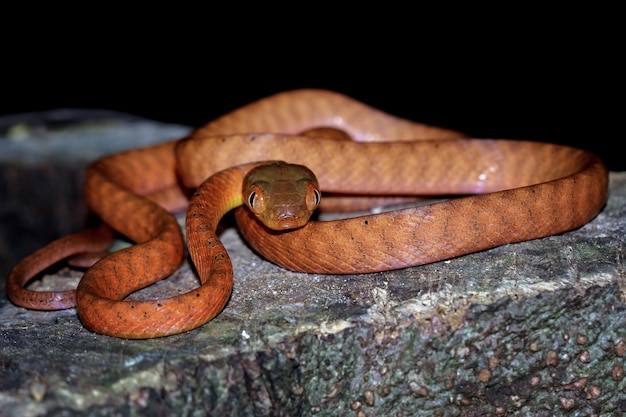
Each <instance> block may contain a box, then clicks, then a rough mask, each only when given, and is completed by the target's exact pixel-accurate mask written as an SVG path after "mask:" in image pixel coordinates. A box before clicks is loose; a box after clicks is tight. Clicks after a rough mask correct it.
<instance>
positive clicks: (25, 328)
mask: <svg viewBox="0 0 626 417" xmlns="http://www.w3.org/2000/svg"><path fill="white" fill-rule="evenodd" d="M93 126H94V125H93V124H89V125H83V124H78V123H70V124H68V125H67V126H63V127H62V128H60V129H59V131H58V132H52V133H50V132H47V133H46V135H47V136H49V137H48V139H47V141H48V142H50V144H52V143H55V144H58V143H59V142H57V141H58V140H60V139H59V137H58V136H57V134H60V135H61V136H63V135H66V136H73V135H75V137H76V138H82V139H80V140H81V141H82V142H81V143H82V144H83V145H84V144H85V143H89V145H88V146H93V147H95V148H97V149H99V151H98V155H99V154H101V153H107V152H110V151H113V150H117V149H105V148H104V147H103V146H108V145H109V144H110V143H112V141H111V140H106V139H103V137H105V138H108V137H109V136H107V135H108V134H109V133H110V131H112V130H116V129H117V130H118V133H120V132H123V133H122V136H123V137H125V138H126V140H122V142H123V143H124V144H125V145H130V144H131V142H130V139H129V138H130V137H138V136H142V137H152V138H162V139H168V138H171V137H177V136H179V135H181V134H184V132H185V131H186V129H187V128H185V127H182V126H168V125H161V124H157V123H152V122H147V121H136V120H135V121H127V120H126V121H125V120H122V121H120V120H117V121H111V120H109V121H107V122H102V123H101V127H100V128H98V129H95V130H94V127H93ZM144 128H145V129H147V131H145V132H144V131H143V130H142V132H144V133H139V131H140V130H141V129H144ZM136 129H138V130H136ZM105 132H106V133H105ZM26 133H27V134H26V137H24V138H23V140H21V142H23V143H26V142H29V141H33V140H36V139H34V138H33V137H32V132H31V131H28V130H27V132H26ZM8 140H9V139H6V138H5V139H0V149H1V150H2V152H0V155H2V159H1V160H0V166H2V168H1V169H2V171H0V172H3V173H4V174H3V175H4V178H5V179H6V178H8V177H7V175H9V174H7V172H10V170H11V169H13V170H15V169H17V168H15V167H16V166H17V165H19V164H24V165H30V166H31V167H32V169H33V170H36V169H39V170H40V171H39V172H40V173H41V172H49V173H50V175H55V176H56V175H57V174H56V172H57V171H56V168H57V167H58V166H59V165H63V164H60V163H59V162H58V161H59V160H61V159H63V158H65V157H67V158H69V159H71V160H72V161H71V162H68V163H67V164H66V166H73V167H74V168H72V170H71V171H68V174H63V175H61V176H56V178H49V180H50V181H52V182H56V181H61V182H62V181H64V179H65V180H69V176H70V173H71V175H74V173H75V172H77V171H81V170H82V169H84V166H85V164H86V161H87V160H89V158H90V157H92V156H93V157H95V156H96V155H95V154H93V155H89V156H85V157H82V158H81V157H78V158H77V157H75V156H73V155H69V154H68V152H69V150H70V149H72V150H73V149H74V147H76V146H78V145H76V144H72V143H70V142H68V143H65V144H64V145H62V146H59V147H58V150H54V149H52V148H47V149H42V150H41V154H40V155H36V156H33V157H32V159H31V156H28V157H27V156H26V154H25V153H24V151H23V150H21V151H20V150H18V151H13V152H16V153H15V154H13V156H10V157H8V158H7V155H9V154H8V152H6V151H5V149H7V147H6V144H7V141H8ZM144 144H145V142H144V143H141V144H139V143H137V142H132V145H134V146H141V145H144ZM3 146H4V147H3ZM29 146H30V145H29ZM37 148H39V145H38V146H37ZM63 155H65V156H63ZM47 158H49V159H50V160H52V161H54V162H53V163H49V164H48V163H45V162H43V161H45V160H46V159H47ZM18 161H19V162H18ZM7 166H9V168H7ZM51 167H54V169H53V168H51ZM14 172H15V171H14ZM53 173H54V174H53ZM33 175H34V177H35V178H41V174H38V175H35V174H33ZM77 176H80V175H78V174H77ZM25 179H26V177H24V176H22V174H19V175H17V174H14V177H13V182H12V183H11V184H10V185H7V184H5V185H4V187H8V188H7V190H11V188H10V187H13V188H12V189H13V190H18V189H21V188H20V185H21V184H23V182H22V180H25ZM74 181H75V184H76V185H75V186H73V188H72V192H71V193H68V192H67V191H65V192H63V194H60V195H61V196H63V198H65V196H68V195H69V194H72V193H73V194H74V197H72V198H73V199H68V200H66V201H64V202H62V203H61V204H65V205H66V206H65V207H64V208H62V209H60V212H61V213H65V214H66V215H65V217H66V218H67V217H70V218H73V219H78V220H80V219H82V217H81V215H79V214H77V213H81V212H80V210H84V209H83V208H81V207H80V206H81V205H80V204H79V201H80V185H79V184H80V180H79V179H78V178H76V179H75V180H74ZM35 187H37V188H35ZM38 187H39V186H36V182H35V183H33V184H30V185H29V188H28V190H27V191H19V192H14V193H7V194H6V195H0V196H2V203H1V204H2V207H3V213H5V214H6V213H9V212H11V207H20V204H23V201H21V200H20V198H22V197H23V196H24V195H25V194H29V195H38V194H39V190H40V189H39V188H38ZM63 187H64V186H63V185H59V184H56V185H52V184H47V183H46V185H45V187H43V188H47V189H52V190H59V189H62V188H63ZM610 187H611V189H610V198H609V201H608V203H607V206H606V207H605V209H604V210H603V211H602V213H601V214H600V215H599V216H598V217H597V218H596V219H595V220H594V221H592V222H591V223H589V224H587V225H586V226H584V227H582V228H580V229H579V230H576V231H572V232H569V233H565V234H563V235H560V236H553V237H548V238H545V239H539V240H535V241H531V242H524V243H520V244H515V245H508V246H504V247H500V248H496V249H492V250H489V251H484V252H480V253H476V254H472V255H468V256H464V257H460V258H456V259H453V260H449V261H445V262H439V263H435V264H431V265H425V266H421V267H415V268H408V269H404V270H399V271H392V272H388V273H376V274H367V275H353V276H352V275H348V276H333V275H329V276H324V275H315V274H296V273H292V272H288V271H285V270H283V269H281V268H279V267H277V266H275V265H272V264H270V263H268V262H266V261H264V260H263V259H261V258H259V257H258V256H256V254H254V253H252V252H251V251H250V250H249V249H248V247H247V246H246V245H245V244H243V243H242V242H241V240H240V239H239V236H238V234H237V233H236V231H235V230H234V229H233V228H232V227H230V224H229V223H226V227H225V230H224V232H223V234H222V239H223V241H224V242H225V245H226V247H227V249H228V251H229V254H230V255H231V258H232V262H233V265H234V267H235V289H234V291H233V294H232V298H231V301H230V302H229V304H228V305H227V307H226V309H225V310H224V311H223V312H222V313H221V314H220V315H219V316H218V317H217V318H216V319H215V320H213V321H211V322H210V323H208V324H207V325H205V326H203V327H201V328H199V329H196V330H194V331H191V332H188V333H185V334H181V335H176V336H171V337H166V338H161V339H153V340H139V341H131V340H121V339H115V338H110V337H106V336H100V335H96V334H93V333H90V332H89V331H87V330H86V329H85V328H84V327H83V326H82V324H81V322H80V320H79V319H78V318H77V316H76V313H75V311H74V310H66V311H60V312H37V311H28V310H25V309H22V308H17V307H15V306H14V305H12V304H11V303H10V302H9V301H8V300H7V299H6V296H5V295H4V289H3V288H2V293H1V295H0V347H1V349H0V415H2V416H4V415H7V416H10V415H16V416H17V415H19V416H24V417H27V416H43V415H47V416H73V415H77V416H78V415H81V416H82V415H168V416H169V415H216V416H217V415H219V416H222V415H231V416H240V415H241V416H253V415H254V416H257V415H258V416H265V415H272V416H274V415H276V416H296V415H316V416H334V415H338V416H347V415H354V416H397V415H403V416H422V415H424V416H433V415H437V416H459V415H463V416H473V415H508V416H522V415H534V416H554V415H564V414H570V413H573V414H575V415H602V416H619V415H623V414H624V413H626V379H625V378H624V366H625V357H626V356H625V355H626V316H625V315H624V310H625V304H624V300H623V296H624V294H623V288H624V279H625V277H626V264H625V260H624V258H625V256H626V251H625V250H624V236H625V232H626V219H625V217H626V204H625V203H626V173H611V183H610ZM0 190H1V189H0ZM35 190H37V192H35ZM42 191H46V190H42ZM5 192H6V191H5ZM66 193H68V194H66ZM38 196H39V197H42V196H41V195H38ZM53 196H54V193H53V195H52V196H46V197H44V198H43V200H44V201H43V203H39V204H40V207H39V208H38V209H37V213H44V212H45V211H50V210H54V209H53V206H56V204H57V202H58V201H59V200H61V199H62V198H61V197H59V196H56V197H54V198H52V197H53ZM51 201H53V202H54V204H52V203H51ZM68 213H71V214H69V215H68ZM83 213H84V212H83ZM83 215H84V214H83ZM60 217H63V216H60ZM6 221H7V217H6V216H4V217H3V223H5V222H6ZM48 221H49V220H48ZM14 227H15V225H14ZM72 227H73V226H72ZM39 229H40V228H39V227H35V228H33V229H32V231H31V232H30V233H33V234H37V233H39V232H38V230H39ZM4 233H6V232H5V231H4ZM53 233H55V232H53ZM62 233H66V231H63V232H61V233H59V234H62ZM21 238H22V235H21V234H19V235H17V236H15V235H14V236H13V237H12V238H10V239H4V238H3V240H2V242H3V243H2V245H3V246H4V247H3V248H2V249H3V250H2V252H3V253H4V252H5V250H8V249H6V248H12V247H13V246H14V245H18V244H17V243H16V242H17V240H19V239H21ZM44 243H45V242H44ZM3 256H4V255H3ZM3 261H5V260H4V259H3ZM7 270H8V269H7ZM5 275H6V274H3V276H5ZM80 275H81V273H80V272H77V271H73V270H69V269H67V268H62V269H60V270H59V271H57V272H55V273H53V274H51V275H48V276H45V277H44V278H43V279H42V280H41V281H39V282H36V283H35V284H33V285H37V286H38V287H39V288H41V289H45V288H47V287H52V286H55V285H57V284H58V283H59V282H63V283H67V282H68V280H69V282H72V283H76V282H77V281H78V279H79V278H80ZM0 282H2V285H4V280H2V281H0ZM193 285H195V279H194V277H193V274H192V272H191V271H190V269H189V267H188V265H185V266H184V267H183V268H181V270H180V271H179V272H177V273H176V274H175V275H174V276H172V277H170V278H168V279H167V280H165V281H163V282H161V283H158V284H155V285H154V286H152V287H150V288H147V289H145V290H142V291H141V292H140V293H138V294H136V295H134V296H136V297H142V296H155V295H158V294H169V295H171V294H172V293H174V292H177V291H181V290H182V289H184V288H190V287H192V286H193Z"/></svg>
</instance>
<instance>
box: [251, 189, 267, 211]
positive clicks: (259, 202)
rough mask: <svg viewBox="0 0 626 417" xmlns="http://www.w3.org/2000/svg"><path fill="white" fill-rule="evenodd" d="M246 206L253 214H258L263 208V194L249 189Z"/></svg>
mask: <svg viewBox="0 0 626 417" xmlns="http://www.w3.org/2000/svg"><path fill="white" fill-rule="evenodd" d="M248 207H250V210H252V212H253V213H255V214H260V213H262V212H263V210H265V201H264V199H263V194H262V193H261V194H258V193H257V192H256V191H251V192H250V194H248Z"/></svg>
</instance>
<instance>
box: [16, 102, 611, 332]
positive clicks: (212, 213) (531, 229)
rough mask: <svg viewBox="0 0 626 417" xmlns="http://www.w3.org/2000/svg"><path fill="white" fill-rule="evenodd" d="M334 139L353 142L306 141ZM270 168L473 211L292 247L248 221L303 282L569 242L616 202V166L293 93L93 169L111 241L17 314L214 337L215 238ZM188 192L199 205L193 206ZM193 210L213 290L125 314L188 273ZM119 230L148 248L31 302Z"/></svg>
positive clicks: (396, 218) (219, 265)
mask: <svg viewBox="0 0 626 417" xmlns="http://www.w3.org/2000/svg"><path fill="white" fill-rule="evenodd" d="M326 127H331V128H335V129H339V130H341V131H342V132H345V133H346V134H347V135H349V136H350V137H351V138H352V139H353V141H345V140H335V139H323V138H316V137H313V138H312V137H310V136H315V133H314V134H313V135H306V136H303V135H299V134H300V133H301V132H306V131H312V132H316V129H319V128H326ZM262 161H286V162H289V163H293V164H300V165H304V166H307V167H308V168H310V169H311V170H312V171H313V172H314V173H315V174H316V176H317V179H318V180H319V186H320V188H321V189H322V191H323V192H324V193H327V192H329V193H337V194H347V195H378V196H391V195H401V196H411V195H427V196H434V195H446V196H449V195H454V196H458V195H461V196H465V197H462V198H454V199H449V200H446V201H443V202H439V203H435V204H429V205H424V206H419V207H413V208H408V209H403V210H397V211H391V212H386V213H382V214H376V215H368V216H361V217H355V218H351V219H346V220H338V221H332V222H309V223H308V224H306V226H304V227H299V228H298V229H296V230H293V231H280V230H278V231H276V230H275V231H270V230H269V229H268V228H267V227H264V226H263V225H261V223H260V222H259V221H258V220H257V216H256V214H255V213H253V212H252V211H250V210H247V209H245V208H243V207H240V208H238V209H237V211H236V218H237V222H238V224H239V227H240V228H241V231H242V234H243V235H244V237H245V238H246V239H247V240H248V241H249V242H250V244H251V245H252V246H253V247H254V248H255V249H256V250H257V251H258V252H259V253H261V254H262V255H263V256H264V257H266V258H267V259H269V260H270V261H272V262H275V263H277V264H279V265H281V266H283V267H285V268H288V269H291V270H295V271H303V272H317V273H334V274H346V273H366V272H374V271H384V270H390V269H397V268H405V267H408V266H415V265H420V264H425V263H430V262H435V261H439V260H443V259H449V258H452V257H456V256H460V255H463V254H467V253H471V252H475V251H480V250H483V249H487V248H492V247H495V246H499V245H503V244H507V243H513V242H519V241H524V240H530V239H535V238H539V237H544V236H548V235H553V234H558V233H562V232H565V231H568V230H571V229H574V228H577V227H580V226H582V225H583V224H585V223H587V222H588V221H590V220H591V219H592V218H593V217H594V216H596V214H597V213H598V212H599V211H600V210H601V208H602V206H603V205H604V203H605V201H606V197H607V187H608V172H607V169H606V167H605V166H604V164H603V163H602V162H601V161H600V160H599V159H598V158H597V157H596V156H595V155H593V154H591V153H589V152H586V151H583V150H579V149H575V148H571V147H567V146H558V145H553V144H548V143H534V142H526V141H514V140H487V139H468V138H464V136H463V135H462V134H460V133H459V132H455V131H451V130H447V129H441V128H436V127H432V126H427V125H423V124H419V123H414V122H411V121H408V120H403V119H399V118H396V117H393V116H391V115H388V114H385V113H382V112H380V111H378V110H375V109H373V108H371V107H369V106H366V105H364V104H362V103H359V102H357V101H354V100H352V99H350V98H348V97H345V96H343V95H340V94H337V93H333V92H329V91H323V90H296V91H289V92H284V93H280V94H277V95H275V96H271V97H268V98H265V99H263V100H260V101H258V102H255V103H252V104H249V105H247V106H244V107H242V108H240V109H238V110H235V111H233V112H231V113H229V114H226V115H225V116H222V117H221V118H218V119H216V120H214V121H212V122H210V123H208V124H207V125H205V126H203V127H201V128H199V129H197V130H195V131H194V132H193V133H192V134H191V135H190V136H189V137H187V138H184V139H182V140H180V141H172V142H168V143H165V144H161V145H156V146H152V147H148V148H142V149H137V150H131V151H127V152H122V153H118V154H114V155H111V156H108V157H105V158H102V159H100V160H98V161H95V162H94V163H93V164H92V165H91V166H90V167H89V168H88V171H87V174H86V184H85V197H86V200H87V204H88V206H89V208H90V209H91V210H93V212H95V213H96V214H97V215H98V216H99V217H100V218H101V219H102V221H103V225H102V226H100V227H97V228H95V229H91V230H87V231H84V232H79V233H77V234H74V235H69V236H65V237H62V238H60V239H58V240H57V241H54V242H52V243H51V244H49V245H47V246H45V247H44V248H42V249H40V250H39V251H37V252H35V253H33V254H32V255H30V256H28V257H26V258H25V259H24V260H22V261H21V262H20V263H18V264H17V265H16V266H15V267H14V268H13V270H12V271H11V273H10V275H9V277H8V279H7V294H8V296H9V298H10V299H11V300H12V301H13V302H14V303H15V304H17V305H20V306H23V307H26V308H33V309H42V310H47V309H61V308H71V307H74V306H76V308H77V312H78V314H79V316H80V319H81V320H82V321H83V323H84V324H85V326H86V327H87V328H89V329H91V330H92V331H94V332H97V333H102V334H107V335H111V336H117V337H123V338H150V337H158V336H165V335H170V334H176V333H180V332H184V331H188V330H191V329H194V328H196V327H198V326H201V325H202V324H204V323H206V322H208V321H209V320H211V319H212V318H213V317H215V316H216V315H217V314H218V313H219V312H220V311H221V310H222V309H223V307H224V305H225V304H226V303H227V301H228V298H229V297H230V293H231V290H232V280H233V276H232V275H233V273H232V265H231V263H230V259H229V257H228V254H227V252H226V250H225V248H224V247H223V245H222V243H221V242H220V240H219V237H218V236H217V235H216V233H215V230H216V227H217V224H218V222H219V221H220V219H221V218H222V216H223V215H224V214H225V213H226V212H228V211H230V210H231V209H233V208H235V207H238V206H240V205H242V203H243V200H244V199H246V200H250V201H252V200H254V197H255V195H252V194H247V195H246V196H244V197H242V183H243V182H244V181H245V178H246V175H247V174H248V172H249V171H250V170H251V169H252V168H254V167H256V166H259V165H262V164H263V162H262ZM209 177H211V178H210V179H209V180H206V179H207V178H209ZM205 180H206V181H205ZM305 188H306V187H305ZM189 190H195V194H194V195H193V197H192V198H191V200H188V198H187V195H188V191H189ZM308 190H309V197H308V198H309V200H308V201H309V202H311V201H314V200H315V192H314V191H311V190H312V188H310V187H309V188H308ZM311 193H313V194H311ZM316 203H317V202H316V201H315V204H313V205H314V206H315V205H316ZM185 207H186V208H187V224H186V228H187V238H188V243H187V244H188V248H189V253H190V256H191V258H192V260H193V262H194V264H195V266H196V269H197V273H198V277H199V280H200V285H199V286H198V287H197V288H195V289H193V290H191V291H189V292H187V293H184V294H181V295H177V296H174V297H171V298H167V299H160V300H146V301H127V300H124V298H126V297H127V296H128V295H129V294H130V293H132V292H134V291H136V290H138V289H141V288H144V287H146V286H148V285H150V284H152V283H154V282H155V281H157V280H160V279H162V278H164V277H166V276H168V275H170V274H171V273H172V272H174V271H175V270H176V269H177V268H178V267H179V265H180V263H181V262H182V259H183V256H184V241H183V236H182V233H181V231H180V228H179V226H178V224H177V222H176V220H175V218H174V217H173V215H172V214H170V211H175V210H180V209H184V208H185ZM307 216H308V215H307ZM111 229H113V230H116V231H117V232H119V233H121V234H123V235H125V236H126V237H128V238H129V239H131V240H133V241H134V242H137V243H136V244H135V245H133V246H131V247H130V248H127V249H124V250H121V251H118V252H115V253H112V254H110V255H108V256H106V257H104V258H102V259H101V260H100V261H98V262H97V263H95V264H94V265H93V266H92V267H90V268H89V269H88V270H87V271H86V273H85V275H84V276H83V278H82V279H81V281H80V283H79V285H78V288H77V289H76V291H58V292H36V291H31V290H28V289H27V288H25V286H26V285H27V283H28V281H29V280H31V279H32V278H33V277H34V276H35V275H37V274H38V273H39V272H41V271H42V270H43V269H45V268H47V267H48V266H50V265H52V264H54V263H56V262H58V261H59V260H62V259H65V258H67V257H69V256H72V255H75V254H77V253H80V252H97V251H101V250H103V249H105V248H106V247H107V245H108V242H109V240H110V238H111V236H112V232H111Z"/></svg>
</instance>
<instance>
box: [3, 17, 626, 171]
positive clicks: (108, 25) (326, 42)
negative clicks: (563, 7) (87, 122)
mask: <svg viewBox="0 0 626 417" xmlns="http://www.w3.org/2000/svg"><path fill="white" fill-rule="evenodd" d="M243 11H244V10H242V11H241V12H243ZM245 11H248V12H250V11H249V10H247V9H246V10H245ZM239 12H240V11H237V10H231V11H229V12H227V13H218V12H217V11H212V12H211V13H209V12H206V13H204V14H200V12H198V13H197V14H196V13H194V12H188V13H185V14H183V15H182V16H181V15H180V14H173V15H171V16H167V17H164V16H166V15H167V14H166V15H162V16H161V17H160V18H159V19H158V20H157V19H151V18H148V16H141V15H134V16H126V15H124V14H123V13H120V14H119V15H116V14H112V15H110V16H108V17H106V18H105V19H106V20H104V21H102V22H94V21H92V20H90V19H86V18H85V15H83V16H82V17H81V18H80V19H76V20H73V19H69V22H65V21H64V22H63V23H58V24H57V23H56V21H55V20H54V19H48V20H46V19H45V18H44V19H43V23H45V24H43V23H42V21H37V22H35V23H33V22H26V23H27V24H25V25H24V26H17V27H14V28H12V29H11V31H13V32H12V33H13V35H14V36H13V37H10V38H7V39H10V42H7V45H6V48H5V52H4V59H3V62H2V73H1V75H0V76H1V77H2V86H3V87H2V98H1V100H0V115H7V114H14V113H19V112H30V111H39V110H46V109H56V108H83V109H111V110H118V111H123V112H129V113H133V114H136V115H140V116H144V117H147V118H151V119H155V120H160V121H165V122H174V123H181V124H186V125H190V126H200V125H202V124H203V123H205V122H207V121H209V120H211V119H213V118H215V117H218V116H219V115H221V114H224V113H226V112H228V111H229V110H232V109H235V108H237V107H239V106H241V105H243V104H246V103H248V102H250V101H253V100H256V99H259V98H261V97H264V96H267V95H270V94H274V93H277V92H279V91H283V90H287V89H294V88H302V87H316V88H327V89H332V90H336V91H340V92H342V93H345V94H347V95H350V96H352V97H354V98H356V99H358V100H360V101H363V102H365V103H367V104H370V105H372V106H374V107H377V108H379V109H381V110H384V111H386V112H389V113H392V114H395V115H398V116H402V117H405V118H409V119H412V120H415V121H420V122H424V123H430V124H434V125H439V126H443V127H449V128H453V129H457V130H461V131H464V132H466V133H468V134H470V135H472V136H474V137H491V138H515V139H528V140H538V141H547V142H555V143H563V144H569V145H572V146H577V147H581V148H584V149H588V150H591V151H593V152H595V153H597V154H598V155H599V156H601V157H602V158H603V159H604V160H605V162H606V163H607V165H608V166H609V168H610V169H611V170H614V171H622V170H626V162H624V158H623V151H621V150H620V149H619V144H620V142H622V140H621V139H622V138H621V136H622V134H621V131H620V130H619V128H620V127H618V124H617V122H618V118H619V120H620V121H621V118H622V117H623V109H622V108H621V107H623V104H622V103H621V100H622V97H623V87H622V81H621V77H622V75H621V74H622V70H623V64H621V59H620V55H623V50H622V49H623V48H622V47H621V45H620V44H621V43H622V42H619V41H618V39H619V38H618V37H617V35H618V33H617V27H616V26H613V25H611V22H610V20H609V21H606V20H603V19H604V17H609V18H610V17H611V12H610V11H603V12H602V13H600V14H597V13H596V14H592V13H589V12H588V11H586V10H579V11H578V12H577V14H575V15H571V14H567V15H564V14H561V13H560V12H558V13H556V14H551V15H549V16H548V17H546V16H544V14H545V11H541V12H539V11H534V12H532V13H529V14H526V15H524V16H517V13H516V12H511V13H506V14H505V15H504V17H502V14H501V15H500V17H499V18H497V17H496V16H493V17H489V16H487V17H485V18H484V19H483V20H481V21H474V20H473V18H471V17H470V16H463V14H462V13H460V15H457V19H458V20H457V21H449V20H448V16H447V15H446V14H445V13H444V14H436V15H424V14H422V15H419V16H418V15H414V14H409V12H408V10H407V11H406V13H404V12H403V11H402V10H394V11H392V13H383V12H381V13H377V12H376V11H374V12H373V13H370V15H369V16H368V19H367V20H365V21H362V20H359V19H356V18H355V16H353V15H349V14H348V15H346V14H344V15H341V16H335V17H329V15H328V14H323V13H322V14H317V15H315V16H313V17H312V18H311V19H307V20H303V19H302V16H295V17H292V18H291V19H276V20H272V21H268V20H264V18H263V17H262V16H255V15H254V12H252V13H247V14H246V16H247V18H245V19H242V18H241V16H239V15H238V13H239ZM569 12H570V11H568V13H569ZM517 17H519V18H520V19H519V20H515V18H517ZM172 21H174V23H172ZM459 22H461V24H459ZM426 23H431V25H430V26H429V27H427V28H425V27H424V25H425V24H426ZM592 23H593V24H594V25H596V26H593V25H592ZM16 33H17V36H15V35H16ZM620 106H621V107H620ZM618 110H620V111H619V113H618ZM547 163H549V161H547Z"/></svg>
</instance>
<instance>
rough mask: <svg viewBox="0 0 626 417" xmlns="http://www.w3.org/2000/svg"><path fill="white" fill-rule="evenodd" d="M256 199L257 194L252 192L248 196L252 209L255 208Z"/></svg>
mask: <svg viewBox="0 0 626 417" xmlns="http://www.w3.org/2000/svg"><path fill="white" fill-rule="evenodd" d="M255 199H256V193H255V192H254V191H252V192H251V193H250V195H249V196H248V206H250V208H252V207H254V200H255Z"/></svg>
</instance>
